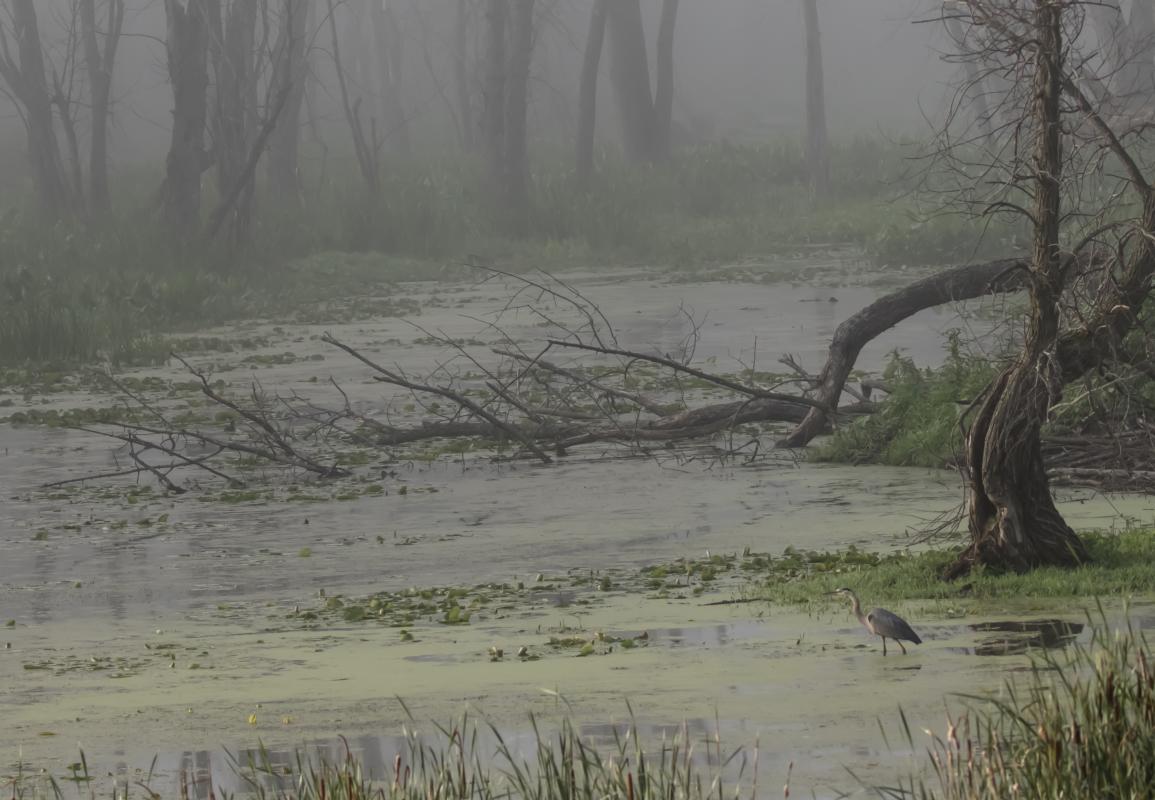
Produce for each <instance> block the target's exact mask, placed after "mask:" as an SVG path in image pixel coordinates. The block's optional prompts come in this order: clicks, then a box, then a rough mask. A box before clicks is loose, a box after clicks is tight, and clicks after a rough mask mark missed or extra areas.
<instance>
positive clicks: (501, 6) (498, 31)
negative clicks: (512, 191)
mask: <svg viewBox="0 0 1155 800" xmlns="http://www.w3.org/2000/svg"><path fill="white" fill-rule="evenodd" d="M506 4H507V0H486V5H485V93H484V94H485V107H484V114H485V117H484V139H485V155H486V158H487V160H488V163H489V173H490V178H491V180H492V181H493V183H494V185H495V186H500V185H501V183H502V175H503V174H504V172H505V166H504V159H505V116H506V115H505V91H506V87H505V83H506V69H507V67H508V62H507V58H506V47H505V32H506V27H507V20H506Z"/></svg>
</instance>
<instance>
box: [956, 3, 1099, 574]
mask: <svg viewBox="0 0 1155 800" xmlns="http://www.w3.org/2000/svg"><path fill="white" fill-rule="evenodd" d="M1062 18H1063V11H1062V7H1061V6H1060V5H1058V4H1053V3H1045V2H1044V3H1039V4H1038V5H1037V6H1036V10H1035V31H1034V34H1035V36H1034V38H1035V41H1036V47H1035V54H1034V58H1033V66H1034V81H1033V90H1034V91H1033V94H1034V98H1035V107H1034V109H1033V111H1032V114H1031V117H1032V120H1033V123H1034V134H1035V157H1034V167H1035V172H1034V174H1033V175H1032V176H1031V180H1032V183H1033V186H1034V201H1035V202H1034V209H1033V213H1032V218H1033V220H1034V228H1035V230H1034V247H1033V251H1032V254H1031V261H1030V273H1029V279H1028V281H1027V287H1028V289H1029V291H1030V297H1031V310H1030V319H1029V322H1028V326H1027V333H1026V340H1025V341H1024V343H1023V350H1022V352H1021V353H1020V354H1019V357H1018V358H1017V359H1016V360H1015V361H1014V363H1013V364H1011V366H1010V367H1008V368H1007V369H1006V370H1005V371H1004V372H1003V373H1002V374H1001V375H1000V376H999V377H998V379H997V380H996V381H995V382H994V383H993V384H992V385H991V386H990V387H988V389H987V390H986V393H985V395H984V396H983V398H982V402H981V403H980V404H979V407H978V412H977V414H976V415H975V419H974V421H973V423H972V425H971V429H970V431H969V432H968V434H967V448H966V453H967V469H968V471H969V480H970V489H969V498H968V518H969V525H970V533H971V545H970V546H969V547H968V548H967V549H966V550H965V551H964V552H963V553H962V554H961V555H960V556H959V558H958V561H957V562H956V563H955V564H954V565H952V566H951V567H950V568H949V569H948V571H947V577H955V576H957V575H960V574H964V573H965V572H967V571H969V570H970V569H971V568H972V567H974V566H975V565H978V564H984V565H990V566H998V567H1009V568H1011V569H1014V570H1017V571H1023V570H1027V569H1031V568H1033V567H1038V566H1043V565H1061V566H1074V565H1077V564H1081V563H1083V562H1084V561H1086V560H1087V558H1088V554H1087V550H1086V547H1085V546H1084V545H1083V543H1082V541H1081V540H1080V539H1079V538H1078V536H1076V535H1075V533H1074V531H1072V530H1071V528H1070V526H1069V525H1067V523H1066V521H1065V520H1064V519H1063V517H1062V515H1061V514H1059V511H1058V509H1057V508H1055V503H1054V501H1053V500H1052V498H1051V490H1050V485H1049V483H1048V481H1047V473H1046V469H1045V467H1044V465H1043V456H1042V437H1041V431H1042V427H1043V423H1044V422H1046V419H1047V413H1048V411H1049V409H1050V407H1051V405H1052V402H1053V400H1054V399H1055V398H1057V397H1058V396H1059V394H1060V393H1061V391H1062V367H1061V365H1060V363H1059V360H1058V355H1057V352H1056V342H1057V340H1058V336H1059V298H1060V295H1061V293H1062V290H1063V284H1064V275H1063V258H1062V253H1061V250H1060V246H1059V225H1060V221H1061V206H1060V204H1061V178H1062V174H1063V153H1062V114H1061V106H1060V103H1061V99H1062V86H1063V53H1062Z"/></svg>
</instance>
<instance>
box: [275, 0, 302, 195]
mask: <svg viewBox="0 0 1155 800" xmlns="http://www.w3.org/2000/svg"><path fill="white" fill-rule="evenodd" d="M309 5H310V0H288V8H287V9H286V13H285V15H284V19H282V21H281V27H280V30H279V31H278V32H277V42H276V45H275V47H274V50H273V58H274V62H275V63H274V72H273V85H272V92H271V94H272V95H273V96H274V97H276V96H279V95H280V93H281V92H284V91H287V92H288V94H287V96H286V98H285V107H284V110H282V111H281V119H280V122H279V123H278V125H277V126H276V128H275V129H274V130H273V133H272V135H271V136H270V138H269V160H268V179H269V188H270V189H271V190H272V194H273V197H275V198H276V199H277V201H278V202H280V203H283V204H285V205H288V206H290V207H294V208H299V207H300V206H301V200H302V198H301V180H300V164H299V160H300V155H299V151H300V145H301V107H302V105H303V104H304V98H305V82H306V80H307V78H308V70H309V65H308V52H307V46H308V31H307V26H308V20H309V15H310V9H309Z"/></svg>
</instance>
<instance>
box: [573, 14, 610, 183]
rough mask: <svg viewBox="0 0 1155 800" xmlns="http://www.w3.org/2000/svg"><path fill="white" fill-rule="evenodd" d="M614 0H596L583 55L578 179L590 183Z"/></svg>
mask: <svg viewBox="0 0 1155 800" xmlns="http://www.w3.org/2000/svg"><path fill="white" fill-rule="evenodd" d="M609 2H610V0H594V7H593V10H592V11H591V12H590V30H589V34H588V35H587V36H586V49H585V55H584V57H583V58H582V75H581V85H580V87H579V89H578V131H577V181H578V185H579V186H582V187H585V186H588V185H589V181H590V176H592V175H593V171H594V131H595V129H596V122H597V105H598V69H599V68H600V66H601V62H602V43H603V42H604V41H605V38H606V12H607V11H608V6H609Z"/></svg>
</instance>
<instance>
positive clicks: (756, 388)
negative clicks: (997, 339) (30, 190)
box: [85, 259, 1155, 491]
mask: <svg viewBox="0 0 1155 800" xmlns="http://www.w3.org/2000/svg"><path fill="white" fill-rule="evenodd" d="M1021 268H1022V263H1021V262H1019V261H1017V260H1013V259H1010V260H1000V261H993V262H988V263H983V264H974V265H969V266H964V267H956V268H953V269H949V270H945V271H943V272H940V273H937V274H935V275H931V276H928V277H927V278H924V279H922V280H919V281H916V282H915V283H913V284H911V285H910V286H908V287H905V288H903V289H900V290H898V291H896V292H892V293H890V294H888V295H885V296H883V297H881V298H879V299H878V300H876V301H875V302H874V303H871V304H870V305H869V306H867V307H866V308H864V309H862V310H861V311H859V312H858V313H857V314H855V315H853V316H852V317H850V318H849V319H848V320H846V321H845V322H844V323H842V325H840V326H839V328H838V329H837V331H836V333H835V335H834V339H833V341H832V343H831V347H830V355H829V357H828V359H827V363H826V365H825V366H824V367H823V370H822V371H821V372H820V373H819V374H817V375H812V374H810V373H808V372H807V371H806V369H805V368H804V367H803V366H802V365H800V364H799V363H798V362H797V361H796V360H795V359H794V358H793V357H791V356H789V355H784V356H783V357H782V358H780V359H779V363H780V364H782V365H783V366H784V372H783V374H782V375H781V376H780V380H778V381H777V382H776V383H775V384H774V385H772V386H763V385H759V384H757V383H755V382H753V381H751V380H749V378H750V376H751V375H753V374H755V373H754V372H753V370H743V371H740V372H739V373H738V374H717V373H712V372H707V371H705V370H703V369H701V368H699V367H697V366H695V365H694V364H693V363H692V362H693V351H694V347H695V345H696V341H697V336H698V331H697V327H696V326H693V327H692V332H691V334H690V336H689V337H688V341H686V342H684V343H683V345H682V346H681V347H680V348H679V351H678V352H676V353H673V354H671V353H665V354H655V353H648V352H641V351H638V350H631V349H628V348H625V347H622V346H621V345H620V343H619V342H618V340H617V337H616V336H615V334H614V331H613V328H612V326H611V325H610V323H609V320H607V319H606V318H605V317H604V315H602V314H601V312H600V310H598V309H596V307H594V306H593V305H592V304H591V303H589V301H588V300H586V299H585V298H584V297H583V296H582V295H581V294H580V293H579V292H578V291H577V290H576V289H574V288H573V287H571V286H569V285H568V284H566V283H564V282H562V281H558V280H554V279H552V278H551V279H550V280H533V279H523V278H519V277H517V276H507V277H509V278H510V279H515V280H518V281H519V282H520V288H519V289H518V290H517V291H516V292H515V293H514V295H513V299H511V301H510V302H509V303H508V304H507V305H506V306H505V307H504V308H503V309H502V313H501V315H499V319H498V320H496V321H494V322H493V323H491V324H490V329H491V330H492V331H494V332H497V333H498V334H499V337H500V341H499V343H497V344H496V345H489V346H487V347H486V348H485V349H484V350H479V349H470V348H467V347H466V346H465V345H464V344H463V343H461V342H459V341H455V340H453V339H452V338H450V337H448V336H444V335H441V334H438V333H435V332H431V331H427V330H425V329H424V328H420V327H419V326H415V327H417V328H418V330H420V331H422V333H424V334H425V335H426V338H427V339H428V340H430V341H433V342H436V343H438V344H440V345H441V346H442V347H443V348H444V350H445V351H446V352H447V353H449V354H450V357H449V358H448V359H447V360H446V361H444V362H442V363H440V364H439V365H438V366H437V367H436V368H435V369H434V370H432V371H431V373H430V374H428V375H422V376H419V377H415V376H410V375H407V374H405V372H404V371H403V370H402V369H401V368H399V367H397V366H394V365H388V364H385V363H382V362H381V360H380V359H375V358H370V357H369V356H368V355H367V354H366V353H365V352H363V351H361V350H359V349H358V348H357V347H354V346H352V345H350V344H349V343H347V342H344V341H342V340H339V339H337V338H335V337H333V336H331V335H326V336H324V337H322V338H323V341H324V342H326V343H327V344H329V345H330V346H332V347H334V348H336V349H338V350H340V351H342V352H343V353H345V354H346V355H347V356H349V357H351V358H353V359H356V360H358V361H360V362H361V363H362V364H364V365H365V366H366V367H367V368H368V369H369V370H370V372H371V374H372V377H373V378H374V380H375V381H376V382H377V383H378V384H382V385H386V386H389V387H392V388H393V389H394V390H395V391H396V392H397V394H395V395H394V397H393V402H392V403H391V404H390V405H391V408H390V409H389V410H388V411H387V412H386V413H381V412H380V409H379V407H378V409H377V410H376V411H374V412H367V411H365V410H364V406H365V399H364V398H359V399H353V398H350V396H349V394H348V391H347V390H346V389H345V388H343V387H341V386H339V385H337V384H336V383H332V384H331V385H332V387H334V388H335V389H336V390H337V391H338V392H339V393H340V396H341V398H342V402H341V404H340V405H332V404H330V405H325V404H317V403H313V402H311V401H309V400H307V399H305V398H302V397H299V396H296V395H294V396H290V397H279V396H275V395H274V396H267V395H266V394H265V393H264V391H263V390H262V389H261V388H260V387H259V386H256V385H254V386H253V387H252V388H251V390H250V392H249V395H248V397H246V398H244V400H243V401H241V400H237V399H234V398H231V397H229V396H227V395H226V394H225V393H224V392H223V391H221V390H220V389H218V388H217V387H215V386H214V384H213V383H211V382H210V380H209V378H208V376H207V375H205V374H204V373H203V372H201V371H199V370H197V369H196V368H194V367H193V366H192V365H191V364H190V363H189V362H187V361H185V360H184V359H181V361H182V363H183V364H184V366H185V367H186V368H187V369H188V370H189V372H190V373H191V374H192V375H193V376H194V377H195V378H196V379H197V385H198V386H199V387H200V390H201V393H202V394H203V396H204V397H205V398H206V399H207V400H208V401H210V403H211V404H212V405H213V406H214V407H215V408H217V409H218V410H220V411H221V412H223V413H224V415H225V417H226V418H227V419H228V420H229V421H230V422H229V424H228V426H227V427H224V426H216V427H214V426H213V425H212V424H211V423H209V422H207V421H205V422H202V424H200V425H196V426H193V425H189V424H182V423H180V422H179V421H178V420H176V419H175V418H172V417H171V416H168V415H166V414H165V412H164V411H163V410H162V409H161V408H159V407H158V405H157V404H155V403H153V402H150V401H149V400H148V399H146V398H145V397H143V396H140V395H139V394H136V393H133V392H132V391H130V390H129V389H128V388H127V387H126V386H125V385H124V384H122V383H120V382H118V381H117V380H116V379H115V378H109V380H110V381H112V383H113V385H114V386H115V387H116V388H117V389H118V390H120V391H121V393H122V394H123V395H124V396H125V398H126V400H127V401H128V402H129V403H130V404H131V405H132V406H133V407H134V408H135V409H136V410H137V411H138V412H143V415H144V417H145V419H144V420H143V421H141V420H138V421H135V422H126V423H120V424H118V425H106V426H86V428H85V429H86V430H90V431H91V432H94V433H99V434H100V435H102V436H107V437H109V438H112V439H114V440H116V441H117V442H119V443H120V445H121V447H122V449H123V451H124V453H125V454H126V457H127V459H128V461H129V466H127V467H126V468H125V469H124V470H123V471H117V472H116V474H132V473H134V472H135V473H137V474H140V473H149V474H151V475H153V476H154V477H155V478H156V479H157V480H158V481H159V482H160V483H161V484H162V485H163V486H164V487H165V488H167V489H168V490H170V491H180V490H181V487H180V486H179V485H178V484H176V483H175V482H174V481H173V480H172V478H171V477H170V476H171V475H172V473H174V472H177V471H187V470H195V471H198V472H201V473H203V474H204V475H205V476H210V477H212V478H215V479H219V480H225V481H227V482H228V483H230V484H233V485H240V484H243V483H244V478H243V476H241V475H240V474H238V473H237V471H236V470H235V469H233V468H230V467H229V466H222V462H224V461H225V460H226V459H229V458H232V459H233V460H234V462H235V461H237V460H240V461H242V462H244V461H245V460H256V461H260V462H266V463H269V464H273V465H277V466H280V467H283V468H286V469H290V470H294V471H302V472H306V473H310V474H312V475H315V476H318V477H341V476H344V475H348V474H349V469H348V468H346V467H344V466H342V465H341V452H342V450H343V449H344V450H347V449H349V448H350V447H364V448H378V449H387V450H390V451H397V452H396V453H394V456H395V457H396V458H404V457H405V452H404V449H405V448H406V447H410V446H417V445H419V444H420V443H436V442H449V441H452V440H463V439H470V440H475V441H477V442H478V443H479V446H480V447H482V448H483V449H490V450H493V451H495V452H497V451H500V452H501V453H502V454H503V456H502V457H506V458H533V459H536V460H538V461H540V462H542V463H545V464H548V463H551V462H553V461H554V460H555V459H557V458H558V457H564V456H566V455H568V454H569V453H570V452H571V451H572V450H573V449H574V448H578V447H582V446H589V445H602V446H609V447H613V448H625V449H626V450H627V451H628V452H630V453H633V454H648V453H653V452H657V451H668V450H669V448H670V447H671V446H672V445H674V444H678V443H692V442H697V443H703V444H704V445H705V446H707V447H709V448H712V449H713V453H714V455H715V456H716V457H718V458H726V457H731V456H737V455H738V453H739V452H740V451H741V452H742V453H748V452H750V450H749V445H750V443H751V442H755V443H756V446H755V447H754V448H753V450H754V451H755V452H765V451H766V448H765V447H764V446H763V445H762V444H760V442H761V441H763V440H764V439H765V438H766V437H767V436H772V435H774V433H775V432H776V431H777V432H778V433H779V435H781V433H782V432H783V431H782V428H781V426H783V425H790V426H794V427H793V430H792V431H791V432H790V433H789V435H787V436H786V437H785V438H783V439H781V441H780V442H779V446H780V447H787V448H789V447H794V446H795V443H796V442H797V443H800V444H805V443H807V442H809V441H810V440H811V439H812V438H813V437H814V436H816V435H818V434H820V433H825V432H829V431H830V430H831V429H832V426H833V425H836V424H839V423H840V422H842V421H847V420H849V419H851V418H853V417H854V416H855V415H863V414H870V413H872V412H874V411H875V410H876V409H877V408H878V407H879V403H884V402H886V401H885V399H879V394H877V393H881V394H883V395H885V394H886V393H888V392H889V391H890V390H891V387H889V386H887V385H886V383H885V382H884V381H881V380H879V379H878V378H864V379H862V380H861V382H860V383H859V385H858V386H854V385H851V384H848V383H847V380H848V377H849V375H850V373H851V372H852V371H853V367H854V363H855V361H856V359H857V357H858V354H859V353H860V352H861V350H862V347H863V346H864V345H865V344H867V343H868V342H869V341H870V340H871V339H872V338H874V337H876V336H878V335H879V334H881V333H883V332H884V331H885V330H887V329H889V328H890V327H893V326H894V325H895V324H897V323H899V322H901V321H902V320H903V319H906V318H907V317H909V316H911V315H913V314H914V313H917V312H918V311H921V310H923V309H925V308H932V307H934V306H936V305H941V304H944V303H949V302H956V301H961V300H965V299H968V298H973V297H978V296H982V295H984V294H996V293H1005V292H1011V291H1014V290H1016V289H1018V288H1020V287H1021V278H1020V277H1019V275H1020V274H1021ZM494 272H495V273H497V271H494ZM497 274H500V275H506V273H497ZM526 292H530V293H531V296H530V297H528V298H527V297H526V296H525V293H526ZM559 309H564V311H563V310H559ZM514 312H518V313H521V312H529V313H532V314H533V315H534V316H535V317H536V318H538V319H540V320H542V321H543V323H544V325H545V326H546V327H547V328H548V330H549V333H548V334H547V335H545V336H544V337H543V338H542V339H541V340H540V344H539V347H538V349H536V350H534V351H530V350H527V349H526V348H527V346H529V345H530V344H533V343H532V342H531V343H526V342H518V341H515V340H514V339H513V338H512V337H509V336H507V335H505V333H504V331H503V329H502V327H501V317H502V316H504V315H506V314H510V313H514ZM177 358H180V357H179V356H177ZM719 395H722V396H724V397H725V396H726V395H728V397H725V399H715V398H717V397H718V396H719ZM843 395H846V396H848V398H849V402H843ZM402 400H403V401H404V402H401V401H402ZM401 405H403V406H405V407H408V408H411V409H412V411H411V412H410V413H400V412H398V410H397V407H398V406H401ZM736 434H742V435H741V436H736ZM1112 441H1114V440H1112ZM1105 444H1106V440H1104V441H1100V442H1095V441H1092V440H1091V439H1083V438H1072V439H1070V440H1060V439H1054V440H1053V441H1051V442H1050V443H1049V444H1048V450H1047V458H1048V465H1049V466H1051V467H1052V468H1053V470H1054V471H1055V472H1054V474H1055V476H1056V479H1057V480H1058V481H1061V482H1066V483H1070V484H1081V485H1094V486H1100V487H1103V488H1115V487H1121V488H1133V487H1136V486H1140V485H1150V486H1151V488H1155V482H1151V481H1150V480H1149V479H1148V478H1147V477H1146V475H1147V473H1151V474H1155V459H1153V460H1152V463H1150V464H1146V463H1145V462H1144V459H1142V458H1138V459H1132V460H1130V461H1125V462H1124V461H1112V460H1111V457H1110V451H1109V450H1108V449H1106V446H1105ZM1116 444H1117V442H1116ZM1133 444H1134V443H1133ZM431 446H432V445H431ZM1140 451H1141V452H1143V453H1151V452H1155V449H1153V448H1151V447H1150V446H1147V447H1146V448H1145V449H1141V448H1138V447H1137V446H1134V447H1132V448H1131V452H1140ZM158 459H159V460H158ZM1120 470H1122V472H1119V471H1120Z"/></svg>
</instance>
